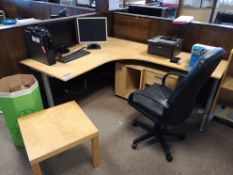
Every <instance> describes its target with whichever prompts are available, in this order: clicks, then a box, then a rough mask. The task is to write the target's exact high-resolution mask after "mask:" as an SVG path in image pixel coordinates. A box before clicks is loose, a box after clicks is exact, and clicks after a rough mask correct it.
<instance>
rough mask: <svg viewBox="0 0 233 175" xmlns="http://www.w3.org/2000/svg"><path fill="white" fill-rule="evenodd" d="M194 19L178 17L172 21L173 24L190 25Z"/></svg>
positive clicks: (191, 17)
mask: <svg viewBox="0 0 233 175" xmlns="http://www.w3.org/2000/svg"><path fill="white" fill-rule="evenodd" d="M193 19H194V17H193V16H180V17H178V18H176V19H174V20H173V23H175V24H187V23H190V22H191V21H192V20H193Z"/></svg>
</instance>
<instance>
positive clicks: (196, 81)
mask: <svg viewBox="0 0 233 175" xmlns="http://www.w3.org/2000/svg"><path fill="white" fill-rule="evenodd" d="M224 53H225V51H224V50H223V49H222V48H214V49H212V50H211V51H208V52H207V53H206V54H205V55H204V56H203V58H202V59H201V60H200V61H199V62H198V63H197V64H196V65H195V66H194V67H193V68H192V70H191V71H189V73H188V74H187V75H186V77H185V78H184V79H183V80H182V81H181V83H180V85H179V86H178V87H177V88H176V90H175V91H174V92H173V94H172V95H171V96H170V97H169V99H168V104H169V108H168V109H165V110H164V112H163V119H164V122H166V123H167V124H169V125H177V124H179V123H181V122H183V121H185V120H186V119H187V118H188V117H189V116H190V114H191V112H192V109H193V106H194V104H195V102H196V98H197V96H198V94H199V93H200V91H201V89H202V88H203V87H204V85H205V84H206V83H207V81H208V79H209V78H210V76H211V74H212V72H213V71H214V70H215V68H216V67H217V65H218V64H219V62H220V61H221V59H222V57H223V55H224Z"/></svg>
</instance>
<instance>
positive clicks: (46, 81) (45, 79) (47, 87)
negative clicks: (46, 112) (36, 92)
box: [41, 73, 54, 107]
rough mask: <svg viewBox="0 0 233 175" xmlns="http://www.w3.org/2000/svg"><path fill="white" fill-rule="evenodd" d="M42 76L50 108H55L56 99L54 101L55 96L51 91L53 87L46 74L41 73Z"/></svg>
mask: <svg viewBox="0 0 233 175" xmlns="http://www.w3.org/2000/svg"><path fill="white" fill-rule="evenodd" d="M41 76H42V80H43V84H44V89H45V94H46V98H47V102H48V105H49V107H52V106H54V99H53V94H52V90H51V86H50V82H49V77H48V76H47V75H46V74H44V73H41Z"/></svg>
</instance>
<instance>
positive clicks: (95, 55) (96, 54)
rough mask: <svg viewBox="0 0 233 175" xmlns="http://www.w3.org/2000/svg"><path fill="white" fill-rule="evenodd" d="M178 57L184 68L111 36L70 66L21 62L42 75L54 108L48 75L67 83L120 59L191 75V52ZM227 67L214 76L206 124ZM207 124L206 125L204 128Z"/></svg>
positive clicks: (216, 72) (80, 45)
mask: <svg viewBox="0 0 233 175" xmlns="http://www.w3.org/2000/svg"><path fill="white" fill-rule="evenodd" d="M83 46H84V45H82V44H79V45H77V46H74V47H72V48H71V52H72V50H76V49H79V48H81V47H83ZM178 57H180V58H181V64H180V65H178V64H175V63H171V62H170V60H169V59H167V58H164V57H161V56H156V55H150V54H148V53H147V44H142V43H138V42H133V41H128V40H123V39H117V38H111V37H109V38H108V42H106V43H104V44H102V45H101V49H99V50H91V54H89V55H86V56H84V57H81V58H78V59H76V60H73V61H71V62H68V63H60V62H57V63H56V64H55V65H52V66H48V65H45V64H42V63H40V62H37V61H35V60H33V59H26V60H23V61H21V64H23V65H25V66H27V67H30V68H31V69H34V70H36V71H38V72H40V73H41V74H42V80H43V83H44V87H45V92H46V96H47V100H48V104H49V106H54V100H53V96H52V91H51V88H50V83H49V79H48V76H50V77H54V78H57V79H59V80H62V81H64V82H66V81H68V80H71V79H73V78H75V77H77V76H79V75H82V74H84V73H86V72H88V71H90V70H93V69H95V68H97V67H99V66H101V65H103V64H105V63H109V62H113V61H120V60H132V61H142V62H147V63H152V64H155V65H160V66H164V67H168V68H171V69H174V70H178V71H185V72H188V65H189V61H190V53H186V52H181V53H180V54H179V55H178ZM226 66H227V61H226V60H222V61H221V62H220V64H219V65H218V67H217V68H216V69H215V71H214V72H213V74H212V76H211V77H212V78H214V80H215V83H214V85H213V88H212V92H211V95H210V98H209V100H208V104H207V109H206V115H205V116H206V117H204V120H205V121H206V120H207V118H208V117H207V116H208V113H209V110H210V107H211V104H212V101H213V97H214V95H215V93H216V90H217V87H218V84H219V81H220V80H221V78H222V76H223V74H224V71H225V69H226ZM204 120H203V121H204ZM204 123H205V122H203V126H204Z"/></svg>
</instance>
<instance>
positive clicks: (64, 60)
mask: <svg viewBox="0 0 233 175" xmlns="http://www.w3.org/2000/svg"><path fill="white" fill-rule="evenodd" d="M88 54H90V52H88V51H86V50H78V51H76V52H73V53H71V54H68V55H65V56H62V57H61V58H60V59H58V61H60V62H62V63H67V62H69V61H72V60H74V59H77V58H80V57H82V56H85V55H88Z"/></svg>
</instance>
